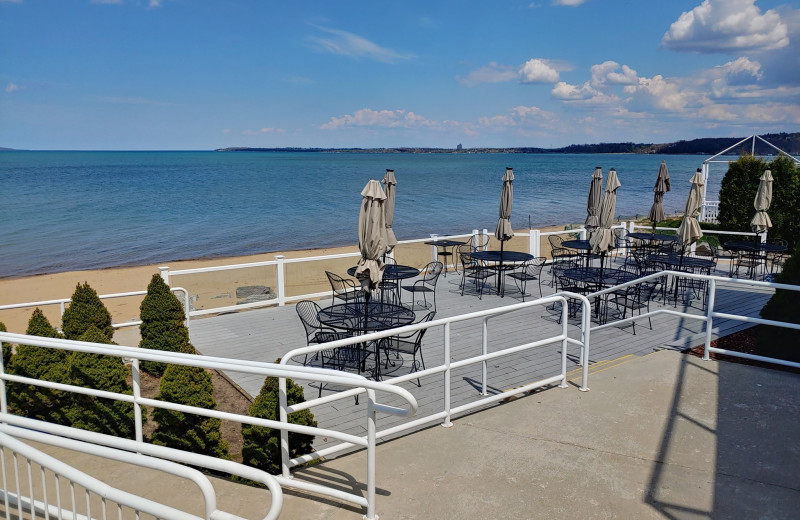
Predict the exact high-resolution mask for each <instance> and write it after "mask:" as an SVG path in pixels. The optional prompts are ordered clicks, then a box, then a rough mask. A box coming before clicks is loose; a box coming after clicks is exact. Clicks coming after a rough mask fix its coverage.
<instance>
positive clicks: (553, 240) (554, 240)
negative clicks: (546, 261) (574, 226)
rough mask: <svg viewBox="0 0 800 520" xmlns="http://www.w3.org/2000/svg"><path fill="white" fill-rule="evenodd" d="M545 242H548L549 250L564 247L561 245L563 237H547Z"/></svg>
mask: <svg viewBox="0 0 800 520" xmlns="http://www.w3.org/2000/svg"><path fill="white" fill-rule="evenodd" d="M547 241H548V242H550V249H553V250H555V249H563V248H564V246H563V245H561V243H562V242H564V237H562V236H561V235H548V237H547Z"/></svg>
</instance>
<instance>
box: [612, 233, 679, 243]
mask: <svg viewBox="0 0 800 520" xmlns="http://www.w3.org/2000/svg"><path fill="white" fill-rule="evenodd" d="M625 236H627V237H630V238H635V239H637V240H644V241H647V242H675V241H676V240H678V236H677V235H665V234H663V233H628V234H627V235H625Z"/></svg>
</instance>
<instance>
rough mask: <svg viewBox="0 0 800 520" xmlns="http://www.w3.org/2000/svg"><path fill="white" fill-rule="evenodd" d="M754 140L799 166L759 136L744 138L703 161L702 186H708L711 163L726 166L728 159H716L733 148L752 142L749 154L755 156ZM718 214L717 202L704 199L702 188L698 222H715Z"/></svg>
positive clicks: (789, 155)
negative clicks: (701, 207)
mask: <svg viewBox="0 0 800 520" xmlns="http://www.w3.org/2000/svg"><path fill="white" fill-rule="evenodd" d="M756 139H758V140H759V141H761V142H763V143H764V144H766V145H768V146H769V147H771V148H773V149H775V150H776V151H777V152H778V155H785V156H786V157H789V158H790V159H792V160H793V161H795V162H796V163H797V164H798V165H800V159H798V158H797V157H795V156H793V155H791V154H788V153H786V152H784V151H783V150H781V149H780V148H778V147H777V146H775V145H774V144H772V143H770V142H769V141H767V140H766V139H764V138H763V137H761V136H760V135H751V136H750V137H745V138H744V139H742V140H741V141H739V142H738V143H736V144H734V145H732V146H729V147H728V148H725V149H724V150H722V151H721V152H719V153H718V154H716V155H714V156H712V157H710V158H708V159H706V160H705V161H703V166H702V169H701V171H702V173H703V180H704V181H705V185H704V186H708V173H709V168H710V166H711V163H724V164H728V163H729V162H731V161H730V160H729V159H724V158H723V159H718V157H719V156H721V155H724V154H726V153H728V152H729V151H731V150H733V149H734V148H736V147H737V146H740V145H741V144H743V143H746V142H747V141H752V144H751V146H750V154H751V155H753V156H755V155H756ZM718 214H719V201H718V200H708V199H707V198H706V193H705V187H704V188H703V209H702V211H701V212H700V218H699V219H698V220H700V222H716V221H717V215H718Z"/></svg>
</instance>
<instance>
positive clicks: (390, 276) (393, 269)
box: [347, 264, 419, 302]
mask: <svg viewBox="0 0 800 520" xmlns="http://www.w3.org/2000/svg"><path fill="white" fill-rule="evenodd" d="M357 268H358V267H357V266H353V267H350V268H349V269H348V270H347V274H349V275H350V276H355V275H356V269H357ZM418 275H419V269H417V268H416V267H411V266H410V265H400V264H386V266H385V267H384V268H383V279H384V280H386V281H387V282H388V283H390V284H393V285H394V291H395V297H396V298H397V301H398V302H399V301H400V280H405V279H407V278H414V277H415V276H418ZM390 287H391V286H390ZM381 299H383V293H381Z"/></svg>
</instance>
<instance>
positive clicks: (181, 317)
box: [139, 274, 194, 376]
mask: <svg viewBox="0 0 800 520" xmlns="http://www.w3.org/2000/svg"><path fill="white" fill-rule="evenodd" d="M139 316H140V319H141V320H142V324H141V325H139V332H140V334H141V337H142V340H141V341H140V342H139V347H141V348H147V349H152V350H161V351H169V352H191V353H194V348H192V347H191V344H190V343H189V331H188V329H187V328H186V325H185V319H186V315H185V314H184V312H183V305H181V302H180V300H178V298H177V297H176V296H175V295H174V294H173V293H172V292H171V291H170V290H169V286H168V285H167V284H166V283H165V282H164V280H163V279H162V278H161V276H160V275H158V274H154V275H153V278H152V279H151V280H150V284H148V286H147V295H146V296H145V297H144V299H143V300H142V303H141V305H140V307H139ZM141 366H142V370H144V371H145V372H147V373H150V374H153V375H156V376H160V375H162V374H163V373H164V370H165V369H166V368H167V365H166V363H159V362H155V361H144V360H143V361H142V363H141Z"/></svg>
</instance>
